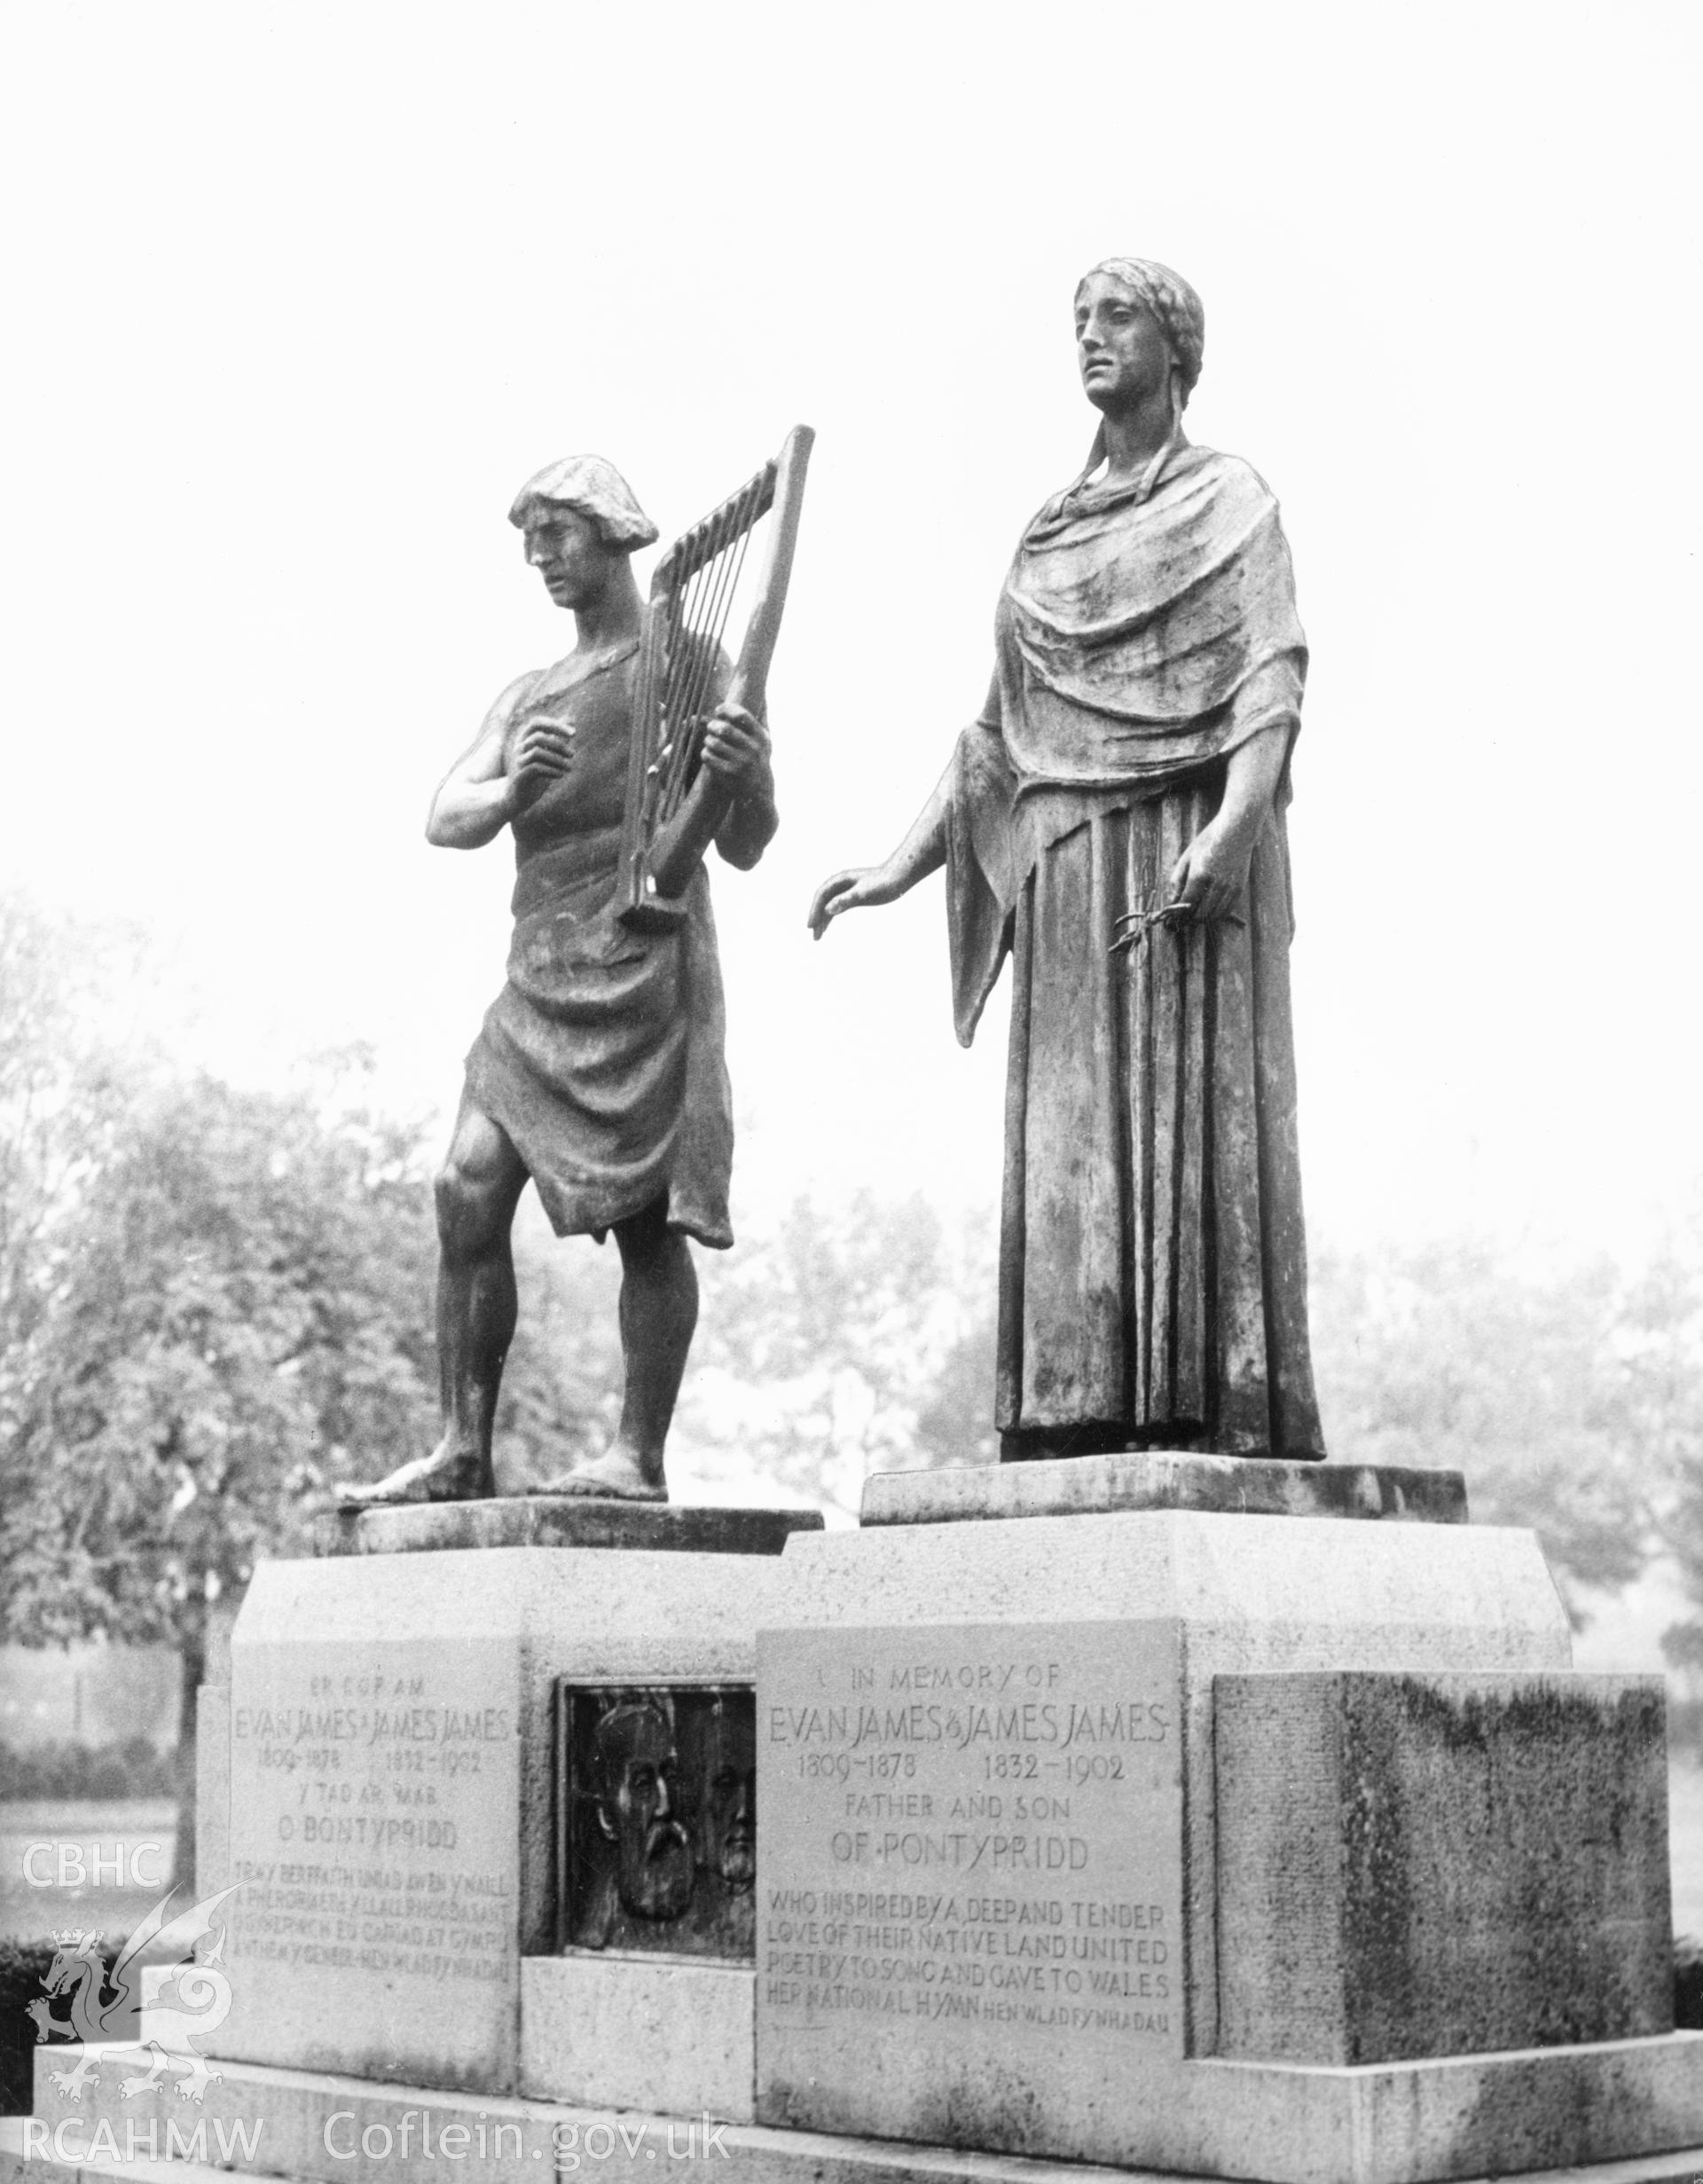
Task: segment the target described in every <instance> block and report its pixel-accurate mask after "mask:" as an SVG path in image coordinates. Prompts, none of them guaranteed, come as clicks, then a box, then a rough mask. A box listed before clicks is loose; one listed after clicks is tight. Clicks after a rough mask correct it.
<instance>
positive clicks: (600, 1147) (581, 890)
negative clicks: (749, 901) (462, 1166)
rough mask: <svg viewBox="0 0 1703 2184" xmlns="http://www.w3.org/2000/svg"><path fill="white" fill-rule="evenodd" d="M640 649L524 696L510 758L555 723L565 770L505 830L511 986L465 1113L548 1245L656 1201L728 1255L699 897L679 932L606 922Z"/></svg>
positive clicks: (721, 1118) (710, 930)
mask: <svg viewBox="0 0 1703 2184" xmlns="http://www.w3.org/2000/svg"><path fill="white" fill-rule="evenodd" d="M636 658H637V648H636V647H635V648H633V649H632V650H631V651H629V652H628V653H626V654H625V655H624V656H621V657H619V658H618V659H616V661H614V662H613V663H611V664H608V665H607V666H604V667H602V668H596V669H593V672H591V673H590V674H587V673H586V672H585V670H584V668H583V667H582V666H580V665H579V664H577V663H576V662H575V661H574V660H573V659H572V658H571V657H570V658H569V659H567V660H564V661H562V662H561V663H560V664H558V665H557V666H555V667H553V668H548V669H546V670H545V672H543V673H541V674H540V675H538V677H537V678H536V679H535V680H534V681H533V682H532V684H531V686H530V687H529V688H527V689H525V690H523V691H522V694H521V696H520V699H519V701H518V703H516V704H515V706H514V710H513V712H512V714H511V718H510V723H509V728H508V736H507V742H508V748H509V749H511V750H512V749H513V747H514V741H515V739H516V738H517V737H518V736H519V735H520V734H521V732H522V729H524V728H525V727H527V725H528V724H529V723H530V722H531V721H533V720H538V719H548V720H551V721H554V722H556V723H558V724H559V725H562V726H566V725H567V724H569V722H571V723H572V724H573V726H574V728H575V731H576V766H575V769H574V771H573V772H572V773H571V774H569V775H568V776H567V778H566V779H565V780H561V781H557V782H552V783H551V785H550V787H549V788H548V789H547V790H545V793H544V794H543V795H542V796H541V797H538V800H537V802H536V803H534V804H533V805H530V807H529V808H528V809H527V810H526V811H525V812H523V813H521V815H520V816H519V817H518V818H517V819H516V820H515V821H514V842H515V856H516V860H517V864H518V867H519V869H518V871H517V874H516V876H515V882H514V905H513V907H514V941H513V944H512V946H511V947H510V949H509V957H508V982H507V984H506V986H504V988H503V990H502V992H501V993H500V994H498V997H497V999H496V1000H495V1001H494V1002H492V1003H491V1006H490V1010H489V1011H488V1012H487V1014H486V1017H485V1021H484V1026H483V1030H482V1031H481V1032H480V1033H479V1036H478V1038H477V1040H476V1041H475V1042H474V1046H473V1050H472V1052H471V1053H470V1054H469V1055H468V1056H467V1090H468V1093H469V1095H470V1096H471V1097H472V1099H473V1101H474V1104H475V1105H476V1106H477V1107H478V1108H480V1110H481V1111H482V1112H483V1113H485V1114H487V1115H489V1116H490V1119H492V1121H494V1122H498V1123H500V1124H501V1126H502V1127H503V1128H504V1129H505V1130H506V1132H507V1134H508V1135H509V1137H510V1138H511V1140H512V1141H513V1143H514V1147H515V1150H516V1151H518V1152H519V1154H520V1156H521V1159H522V1160H523V1161H524V1162H525V1164H526V1167H527V1172H528V1173H529V1174H530V1176H531V1178H532V1180H533V1182H535V1183H536V1184H537V1186H538V1196H539V1198H541V1199H542V1200H543V1202H544V1207H545V1212H546V1213H547V1214H549V1216H550V1220H551V1222H552V1224H553V1227H554V1229H555V1231H556V1233H557V1235H558V1236H577V1235H584V1234H586V1233H588V1232H589V1233H590V1234H593V1235H595V1236H598V1237H601V1236H602V1235H603V1234H604V1233H605V1231H606V1230H608V1229H609V1228H610V1227H611V1226H612V1225H613V1224H614V1223H615V1222H617V1221H624V1220H625V1219H626V1218H627V1217H628V1216H629V1215H630V1214H638V1213H641V1212H642V1211H643V1210H644V1209H645V1208H646V1207H647V1206H650V1205H651V1204H653V1203H654V1202H655V1200H656V1199H658V1198H663V1197H664V1196H665V1197H666V1198H667V1201H668V1222H669V1225H670V1227H671V1228H673V1229H679V1230H681V1231H683V1232H684V1233H685V1234H686V1235H687V1236H693V1237H696V1238H697V1239H698V1241H699V1242H700V1243H701V1244H708V1245H714V1246H716V1247H718V1248H720V1249H725V1248H726V1246H727V1245H730V1244H731V1243H732V1242H733V1240H734V1239H733V1231H732V1229H731V1228H730V1227H729V1225H728V1220H727V1188H728V1182H729V1179H730V1177H731V1174H732V1170H733V1151H734V1126H733V1102H732V1096H731V1093H730V1090H729V1087H728V1082H727V1069H726V1062H725V1060H724V1058H723V1049H724V1045H725V1017H724V1012H723V1003H722V992H721V969H720V965H719V963H718V961H717V956H716V931H715V923H714V920H713V918H712V916H711V915H710V883H709V879H708V877H707V876H706V875H705V874H704V872H703V870H702V868H699V869H698V871H697V872H696V873H695V874H694V876H693V878H692V882H691V884H690V886H689V887H688V888H687V892H686V894H685V896H684V898H683V901H684V905H685V910H686V915H685V917H684V919H683V920H682V922H681V923H680V925H679V927H678V928H677V929H676V930H674V931H669V932H662V933H638V932H632V931H629V929H628V928H627V927H626V926H624V925H622V924H620V923H617V922H616V920H615V919H614V918H612V917H611V916H610V915H608V903H609V900H610V898H611V896H612V894H613V892H614V890H615V885H616V874H617V868H618V865H619V860H620V851H621V834H622V818H623V811H624V793H625V784H626V774H627V750H628V739H629V737H630V735H631V723H632V680H633V674H634V669H635V664H636Z"/></svg>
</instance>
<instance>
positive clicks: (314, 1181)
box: [0, 1077, 432, 1644]
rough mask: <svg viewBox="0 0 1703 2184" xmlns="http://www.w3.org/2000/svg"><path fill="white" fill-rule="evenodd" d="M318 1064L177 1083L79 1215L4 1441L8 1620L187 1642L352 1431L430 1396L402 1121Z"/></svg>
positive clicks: (44, 1636)
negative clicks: (377, 1109)
mask: <svg viewBox="0 0 1703 2184" xmlns="http://www.w3.org/2000/svg"><path fill="white" fill-rule="evenodd" d="M338 1089H340V1088H337V1087H335V1086H332V1087H326V1086H325V1085H319V1086H314V1087H310V1088H302V1089H298V1090H295V1091H294V1092H290V1093H274V1092H255V1091H246V1090H239V1089H237V1088H233V1087H232V1086H229V1085H225V1084H223V1083H220V1082H218V1081H217V1080H213V1079H210V1078H205V1077H203V1078H200V1079H196V1080H192V1081H190V1082H187V1083H182V1084H171V1085H168V1086H167V1087H166V1088H164V1089H163V1090H161V1092H159V1093H157V1094H155V1095H153V1096H152V1097H150V1098H148V1099H147V1100H145V1103H144V1104H143V1105H142V1107H141V1109H140V1111H139V1112H137V1113H136V1114H135V1115H134V1116H133V1117H132V1118H131V1119H129V1121H128V1122H127V1124H126V1125H125V1127H124V1128H123V1129H122V1133H121V1134H120V1135H118V1136H117V1138H116V1141H115V1143H114V1147H113V1150H112V1151H111V1153H110V1156H109V1157H108V1159H106V1161H105V1163H104V1165H103V1167H102V1168H101V1171H100V1174H99V1182H98V1189H97V1190H93V1191H91V1192H90V1194H89V1195H88V1197H87V1198H86V1200H85V1202H84V1203H83V1204H82V1205H81V1206H80V1207H79V1208H78V1209H77V1211H76V1214H75V1217H74V1218H73V1220H72V1221H71V1222H69V1223H68V1224H67V1230H66V1235H65V1250H64V1259H63V1271H62V1274H61V1277H60V1279H59V1283H58V1284H57V1286H56V1289H55V1292H54V1295H53V1298H52V1300H51V1308H50V1309H49V1310H48V1311H47V1313H46V1314H45V1316H44V1317H43V1322H42V1324H41V1325H40V1327H39V1328H38V1329H37V1331H36V1332H37V1340H36V1342H35V1357H34V1360H33V1365H34V1370H33V1372H32V1373H31V1374H30V1378H29V1387H28V1392H27V1401H26V1405H25V1410H24V1416H23V1418H22V1420H21V1430H20V1433H19V1434H17V1436H16V1438H15V1440H14V1442H13V1446H12V1449H11V1451H10V1452H9V1453H10V1457H11V1462H12V1467H13V1469H14V1472H15V1473H16V1474H17V1476H18V1481H19V1483H20V1485H21V1486H23V1487H25V1488H26V1489H27V1491H25V1492H24V1493H22V1494H21V1495H20V1496H17V1497H9V1506H8V1511H7V1515H6V1519H5V1525H4V1535H0V1537H4V1548H5V1552H6V1557H7V1562H8V1567H9V1570H10V1573H11V1576H12V1585H11V1587H10V1590H9V1592H8V1597H7V1599H6V1603H5V1608H4V1626H0V1627H4V1635H5V1636H6V1637H8V1638H21V1639H23V1640H25V1641H26V1642H30V1643H36V1644H40V1643H43V1642H44V1641H51V1640H54V1639H60V1640H63V1639H68V1638H82V1637H88V1636H90V1635H91V1634H93V1633H94V1632H96V1631H100V1630H110V1631H112V1632H113V1633H114V1635H117V1636H120V1637H122V1638H125V1639H126V1640H128V1641H129V1642H130V1643H132V1644H135V1643H141V1642H145V1641H146V1640H149V1639H155V1638H165V1639H169V1640H172V1641H174V1642H177V1643H179V1644H184V1643H190V1644H195V1643H196V1642H198V1640H199V1636H200V1626H201V1623H202V1622H203V1620H204V1617H205V1614H206V1608H207V1606H208V1602H210V1601H211V1600H213V1599H217V1598H218V1597H219V1595H220V1594H221V1593H222V1592H224V1591H229V1590H230V1589H231V1588H232V1587H233V1586H237V1585H239V1584H241V1583H243V1582H244V1581H245V1580H246V1579H247V1575H248V1574H249V1571H250V1570H251V1568H252V1567H253V1564H254V1560H255V1556H256V1554H258V1553H259V1552H262V1551H263V1549H266V1548H278V1547H280V1546H286V1545H287V1544H290V1543H291V1542H293V1541H294V1539H295V1538H296V1537H297V1536H298V1534H299V1528H300V1522H301V1520H302V1515H303V1513H304V1512H305V1510H306V1509H307V1507H308V1505H309V1504H310V1499H311V1497H312V1495H313V1493H314V1490H315V1489H318V1488H319V1487H321V1486H323V1485H324V1484H325V1482H326V1479H327V1477H328V1476H329V1474H330V1473H331V1471H332V1470H334V1468H337V1467H339V1466H341V1465H342V1464H344V1463H346V1462H348V1461H349V1459H350V1457H351V1452H353V1451H358V1452H359V1456H360V1457H361V1458H362V1459H363V1460H365V1459H366V1458H368V1457H372V1456H374V1455H376V1456H379V1457H383V1458H385V1459H387V1460H393V1461H399V1460H401V1457H402V1456H403V1455H404V1453H411V1452H412V1450H413V1449H415V1448H416V1447H417V1446H418V1445H419V1443H420V1439H421V1434H422V1418H424V1417H428V1416H429V1409H428V1390H429V1387H430V1385H431V1379H432V1370H431V1368H432V1359H431V1342H430V1334H429V1329H428V1325H427V1324H426V1322H427V1315H426V1312H425V1310H424V1308H423V1307H424V1299H425V1297H426V1295H427V1294H428V1288H429V1269H430V1250H431V1238H430V1229H429V1224H428V1222H427V1221H426V1220H425V1218H424V1215H423V1211H422V1204H421V1185H420V1174H419V1161H418V1151H419V1148H418V1144H417V1142H416V1136H415V1134H414V1133H412V1132H411V1131H409V1130H407V1129H406V1128H404V1127H401V1126H398V1125H396V1124H394V1123H391V1122H388V1121H387V1120H384V1119H381V1118H378V1117H375V1116H374V1115H373V1114H372V1113H371V1112H367V1111H365V1110H363V1109H362V1108H360V1107H358V1106H350V1105H342V1106H341V1107H339V1106H336V1105H334V1104H333V1101H332V1098H331V1097H328V1096H327V1095H328V1093H329V1094H331V1095H334V1094H335V1093H336V1091H337V1090H338Z"/></svg>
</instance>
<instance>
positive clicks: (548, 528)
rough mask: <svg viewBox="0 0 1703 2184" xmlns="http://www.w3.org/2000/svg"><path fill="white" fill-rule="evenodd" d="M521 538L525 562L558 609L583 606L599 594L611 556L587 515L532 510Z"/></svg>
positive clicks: (568, 510) (550, 509) (566, 510)
mask: <svg viewBox="0 0 1703 2184" xmlns="http://www.w3.org/2000/svg"><path fill="white" fill-rule="evenodd" d="M525 536H526V558H527V561H528V563H529V564H530V566H531V567H532V568H534V569H536V570H538V574H539V575H540V576H541V577H543V578H544V588H545V591H546V592H548V593H549V594H550V596H551V598H552V599H553V600H554V601H555V602H556V604H557V606H558V607H580V606H584V605H585V604H586V603H587V602H589V601H592V600H594V599H596V598H598V597H599V596H600V594H601V593H602V591H603V588H604V586H605V585H607V584H608V580H609V563H610V561H611V559H612V558H614V557H613V556H612V555H611V554H610V551H609V548H608V546H605V545H604V543H603V541H602V539H601V538H600V536H599V535H598V529H597V526H596V524H595V523H593V522H592V520H591V518H590V517H589V516H585V515H580V514H579V513H578V511H577V509H574V508H562V507H535V508H534V509H533V510H532V512H531V514H530V516H529V517H528V520H527V525H526V534H525Z"/></svg>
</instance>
